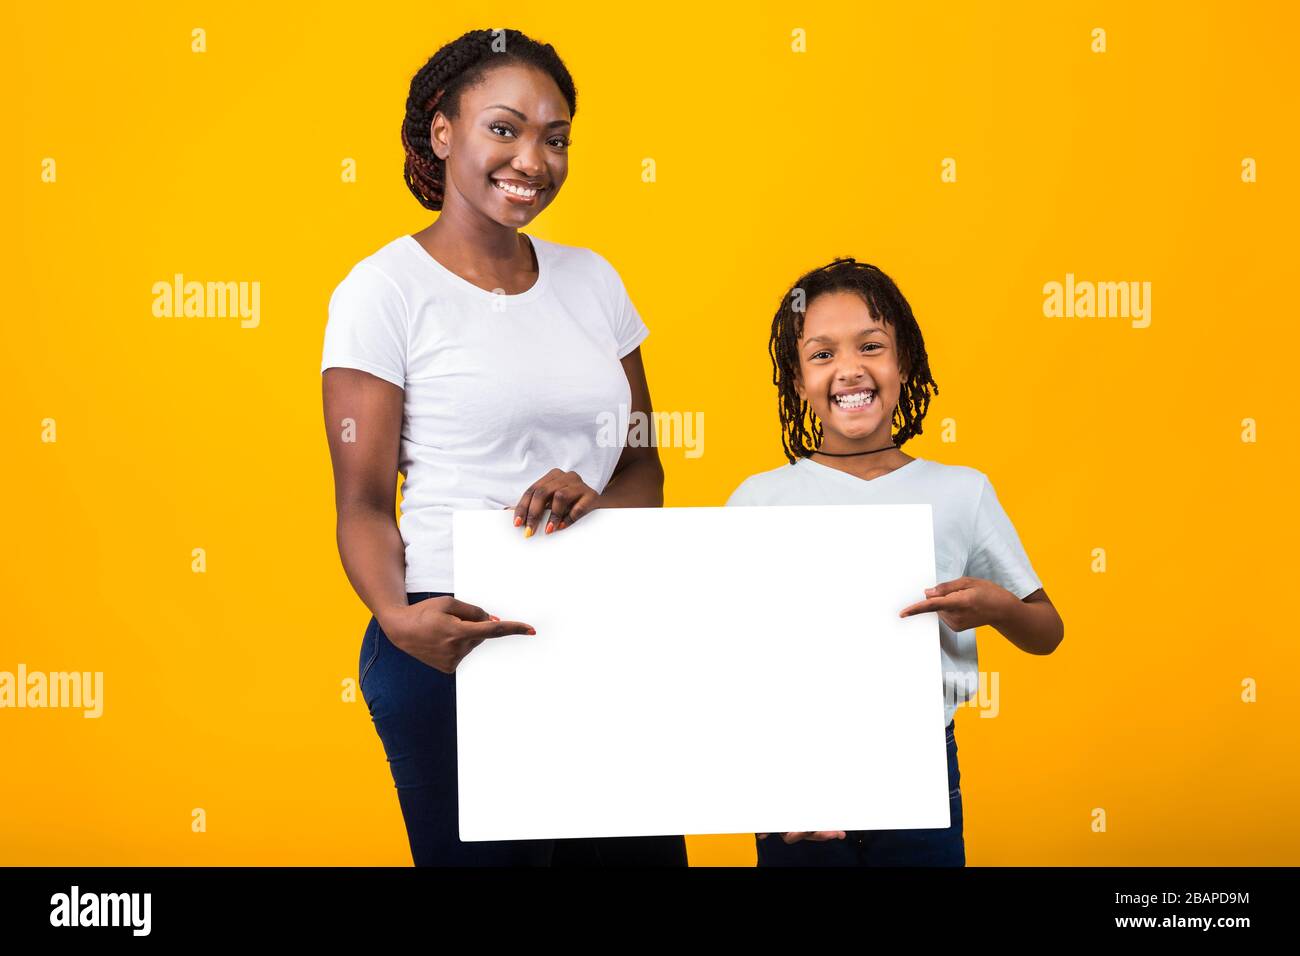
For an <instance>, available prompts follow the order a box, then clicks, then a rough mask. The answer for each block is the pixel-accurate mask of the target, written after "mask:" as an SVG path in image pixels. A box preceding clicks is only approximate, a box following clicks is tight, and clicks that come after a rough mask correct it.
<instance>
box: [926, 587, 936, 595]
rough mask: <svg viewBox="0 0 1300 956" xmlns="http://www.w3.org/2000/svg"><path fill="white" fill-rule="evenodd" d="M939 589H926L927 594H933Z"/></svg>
mask: <svg viewBox="0 0 1300 956" xmlns="http://www.w3.org/2000/svg"><path fill="white" fill-rule="evenodd" d="M937 590H938V588H926V589H925V593H926V594H933V593H934V592H935V591H937Z"/></svg>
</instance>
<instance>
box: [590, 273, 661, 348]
mask: <svg viewBox="0 0 1300 956" xmlns="http://www.w3.org/2000/svg"><path fill="white" fill-rule="evenodd" d="M592 255H593V256H595V257H596V260H597V267H598V268H599V269H600V271H601V272H603V273H604V274H605V278H604V281H605V283H606V286H607V288H608V294H609V297H610V314H611V318H612V321H613V323H614V327H613V331H614V340H615V341H616V342H617V343H618V357H619V358H620V359H621V358H623V357H624V356H626V355H629V354H631V352H632V351H633V349H635V348H636V347H637V346H638V345H640V344H641V343H642V342H644V341H645V339H646V336H648V335H649V334H650V329H649V328H648V327H647V326H646V324H645V322H643V321H642V319H641V313H639V312H638V311H637V310H636V306H635V305H633V304H632V297H631V296H629V295H628V294H627V288H626V287H625V286H624V285H623V277H622V276H620V275H619V274H618V270H617V269H615V268H614V267H613V266H612V265H610V264H609V262H608V260H606V259H605V257H604V256H602V255H601V254H600V253H598V252H594V251H593V252H592Z"/></svg>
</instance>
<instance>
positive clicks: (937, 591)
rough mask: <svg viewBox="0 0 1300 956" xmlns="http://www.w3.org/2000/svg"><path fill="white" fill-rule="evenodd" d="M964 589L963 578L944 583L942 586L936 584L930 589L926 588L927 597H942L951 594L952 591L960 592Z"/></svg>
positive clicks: (964, 582)
mask: <svg viewBox="0 0 1300 956" xmlns="http://www.w3.org/2000/svg"><path fill="white" fill-rule="evenodd" d="M964 587H966V579H965V578H956V579H955V580H952V581H944V582H943V583H942V584H936V585H935V586H934V587H932V588H926V589H925V593H926V596H927V597H943V596H944V595H945V594H951V593H952V592H953V591H960V590H961V589H962V588H964Z"/></svg>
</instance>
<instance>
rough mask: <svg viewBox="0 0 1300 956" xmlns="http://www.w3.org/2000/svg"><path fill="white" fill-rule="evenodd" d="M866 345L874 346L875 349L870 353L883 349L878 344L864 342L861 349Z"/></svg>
mask: <svg viewBox="0 0 1300 956" xmlns="http://www.w3.org/2000/svg"><path fill="white" fill-rule="evenodd" d="M868 345H874V346H875V349H873V350H872V351H879V350H880V349H883V348H884V346H883V345H881V344H880V343H879V342H864V343H863V345H862V347H863V348H866V347H867V346H868Z"/></svg>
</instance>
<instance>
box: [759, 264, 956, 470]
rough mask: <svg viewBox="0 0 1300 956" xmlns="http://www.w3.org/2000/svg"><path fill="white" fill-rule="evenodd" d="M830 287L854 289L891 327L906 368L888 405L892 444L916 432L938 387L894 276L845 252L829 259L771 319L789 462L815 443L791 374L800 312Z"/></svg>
mask: <svg viewBox="0 0 1300 956" xmlns="http://www.w3.org/2000/svg"><path fill="white" fill-rule="evenodd" d="M830 292H852V293H854V294H855V295H857V296H858V297H859V298H861V299H862V301H863V302H865V303H866V305H867V308H868V309H869V310H870V312H871V315H872V317H873V318H875V319H876V321H878V322H887V323H889V325H891V326H893V329H894V342H895V343H896V344H897V347H898V353H899V364H900V368H901V369H906V370H907V374H906V376H905V377H904V379H903V382H902V388H901V390H900V392H899V397H898V407H897V408H896V409H895V410H894V419H893V423H892V424H893V425H894V426H896V427H897V429H898V430H897V431H896V432H894V444H895V445H897V446H898V447H900V448H901V447H902V446H903V443H904V442H906V441H907V440H908V439H910V438H913V437H915V436H917V435H919V434H921V422H922V420H923V419H924V418H925V412H926V409H927V408H929V406H930V395H931V394H932V393H933V394H935V395H938V394H939V386H938V385H937V384H935V381H934V378H933V377H932V376H931V374H930V360H929V357H928V356H927V355H926V353H925V339H923V338H922V337H921V327H920V326H919V325H918V324H917V322H916V318H915V317H914V316H913V315H912V307H911V306H910V305H908V303H907V299H905V298H903V293H902V292H900V291H899V290H898V286H896V285H895V284H894V280H892V279H891V278H889V276H887V275H885V273H883V272H882V271H880V269H878V268H876V267H875V266H873V265H870V264H868V263H866V262H858V261H857V260H855V259H853V258H851V257H850V258H839V259H835V260H834V261H832V262H830V263H829V264H827V265H824V266H822V267H821V268H819V269H814V270H812V271H811V272H809V273H806V274H805V275H803V276H800V277H799V279H798V280H797V281H796V282H795V284H794V286H793V287H792V288H791V289H790V291H789V292H787V293H786V294H785V296H784V298H782V300H781V307H780V308H779V309H777V311H776V316H775V318H773V319H772V337H771V339H770V340H769V342H768V354H770V355H771V357H772V384H774V385H776V386H777V403H778V413H779V415H780V418H781V433H782V434H781V441H782V445H783V446H784V449H785V457H786V458H787V459H788V460H789V461H790V463H791V464H793V463H794V462H795V461H796V460H797V459H799V458H807V457H808V456H809V455H811V454H812V453H813V452H814V451H816V450H817V448H818V447H819V446H820V445H821V440H822V426H821V422H820V421H818V419H817V415H816V414H815V413H814V412H813V410H812V406H811V405H810V404H809V403H808V402H806V401H804V400H803V399H801V398H800V397H799V392H798V390H796V388H795V376H796V374H797V373H798V371H799V339H800V337H801V336H802V335H803V320H804V314H805V312H806V311H807V308H808V306H810V305H812V303H813V300H814V299H816V298H817V297H818V296H820V295H826V294H827V293H830Z"/></svg>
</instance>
